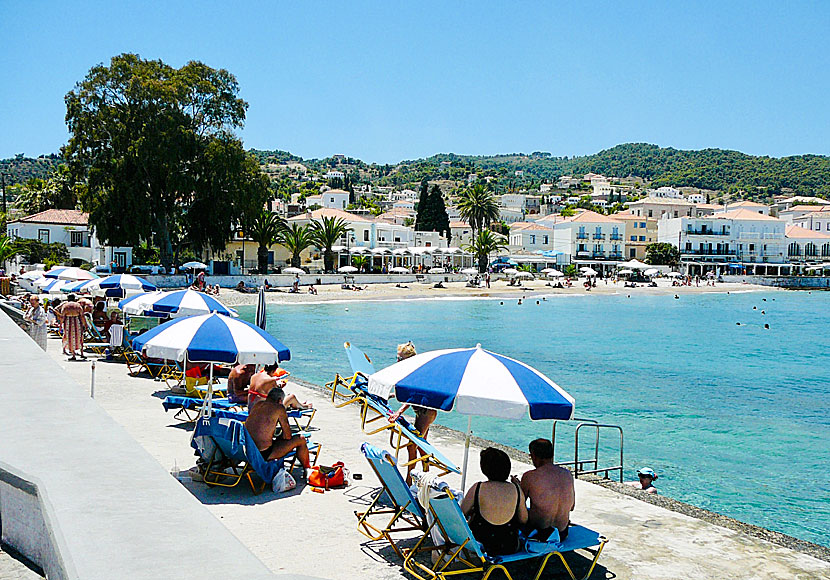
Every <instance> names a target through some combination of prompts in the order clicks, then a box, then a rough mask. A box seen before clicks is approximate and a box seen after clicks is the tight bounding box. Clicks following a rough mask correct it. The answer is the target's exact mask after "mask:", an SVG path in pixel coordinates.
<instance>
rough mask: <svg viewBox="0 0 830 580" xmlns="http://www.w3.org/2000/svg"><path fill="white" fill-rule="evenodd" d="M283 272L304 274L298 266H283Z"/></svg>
mask: <svg viewBox="0 0 830 580" xmlns="http://www.w3.org/2000/svg"><path fill="white" fill-rule="evenodd" d="M282 273H283V274H305V270H301V269H299V268H293V267H291V268H284V269H283V271H282Z"/></svg>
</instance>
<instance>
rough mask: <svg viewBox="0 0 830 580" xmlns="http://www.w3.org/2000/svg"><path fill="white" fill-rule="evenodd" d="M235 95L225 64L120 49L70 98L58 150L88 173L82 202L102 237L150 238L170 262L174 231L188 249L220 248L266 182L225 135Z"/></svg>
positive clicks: (236, 108) (238, 113)
mask: <svg viewBox="0 0 830 580" xmlns="http://www.w3.org/2000/svg"><path fill="white" fill-rule="evenodd" d="M238 91H239V87H238V85H237V82H236V79H235V78H234V76H233V75H232V74H231V73H229V72H228V71H226V70H224V69H219V70H217V69H213V68H210V67H209V66H207V65H205V64H202V63H200V62H196V61H191V62H189V63H187V64H186V65H184V66H183V67H181V68H179V69H176V68H173V67H171V66H169V65H167V64H165V63H163V62H162V61H160V60H144V59H141V58H140V57H139V56H138V55H135V54H122V55H119V56H116V57H113V59H112V60H111V62H110V64H109V66H104V65H103V64H102V65H98V66H95V67H93V68H92V69H90V71H89V73H88V74H87V76H86V78H84V80H83V81H81V82H79V83H78V84H77V85H76V86H75V89H74V90H73V91H71V92H70V93H68V94H67V95H66V99H65V100H66V123H67V126H68V128H69V132H70V134H71V135H70V139H69V142H68V144H67V145H66V146H65V148H64V151H63V153H64V156H65V158H66V159H67V160H68V162H69V164H70V168H71V169H72V171H73V173H74V174H75V175H78V176H83V177H86V182H87V188H86V191H85V192H84V193H83V195H82V196H81V203H82V205H83V207H84V209H86V210H88V211H89V212H90V223H91V224H92V226H93V227H94V228H95V230H96V232H97V234H98V237H99V238H100V239H101V240H102V241H104V242H106V243H109V244H112V245H119V246H134V245H137V244H139V243H140V242H141V241H142V240H149V241H151V242H152V243H153V244H154V245H156V246H158V248H159V251H160V259H161V262H162V264H164V265H165V266H166V267H169V266H170V263H171V260H172V257H173V241H172V240H171V235H170V232H171V230H174V229H175V227H177V226H178V227H181V230H182V231H183V232H185V235H186V236H187V238H188V240H189V241H190V243H191V244H192V245H193V247H194V248H199V249H202V248H211V249H221V248H224V245H225V243H226V242H227V240H228V238H229V236H230V234H231V231H232V226H233V224H235V223H241V222H242V221H243V216H245V215H253V214H255V213H256V211H258V208H260V207H262V205H263V204H264V202H265V201H266V199H267V197H268V180H267V178H266V177H265V176H264V175H262V174H261V173H260V171H259V168H258V164H257V163H256V161H255V160H254V159H253V158H251V157H250V156H249V155H248V154H247V153H246V152H245V151H244V149H243V148H242V143H241V142H240V141H239V140H238V139H236V138H235V137H234V136H233V135H232V134H231V131H232V130H233V129H235V128H238V127H241V126H242V124H243V122H244V120H245V110H246V108H247V103H246V102H245V101H243V100H242V99H240V98H238V96H237V93H238Z"/></svg>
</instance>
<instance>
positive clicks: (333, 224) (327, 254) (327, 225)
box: [311, 216, 351, 272]
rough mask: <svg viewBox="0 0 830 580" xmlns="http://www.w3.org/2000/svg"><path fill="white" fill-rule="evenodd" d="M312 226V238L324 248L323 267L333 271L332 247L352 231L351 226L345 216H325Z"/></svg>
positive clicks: (318, 245) (327, 270)
mask: <svg viewBox="0 0 830 580" xmlns="http://www.w3.org/2000/svg"><path fill="white" fill-rule="evenodd" d="M311 227H312V230H311V239H312V240H313V241H314V243H315V244H316V245H317V247H318V248H320V249H321V250H323V269H324V270H325V271H326V272H331V271H332V270H333V269H334V254H333V253H332V251H331V249H332V247H333V246H335V245H337V242H339V241H340V238H342V237H343V236H345V235H346V234H347V233H348V232H350V231H351V228H350V227H349V224H347V223H346V220H344V219H343V218H339V217H325V216H323V217H322V218H321V219H320V220H319V221H314V222H312V226H311Z"/></svg>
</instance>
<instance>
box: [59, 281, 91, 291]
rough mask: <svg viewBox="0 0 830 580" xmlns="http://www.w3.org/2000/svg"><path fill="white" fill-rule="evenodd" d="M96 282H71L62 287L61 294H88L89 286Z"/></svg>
mask: <svg viewBox="0 0 830 580" xmlns="http://www.w3.org/2000/svg"><path fill="white" fill-rule="evenodd" d="M94 283H95V280H81V281H80V282H70V283H69V284H66V285H65V286H62V287H61V292H66V293H67V294H71V293H72V292H88V291H89V286H90V285H91V284H94Z"/></svg>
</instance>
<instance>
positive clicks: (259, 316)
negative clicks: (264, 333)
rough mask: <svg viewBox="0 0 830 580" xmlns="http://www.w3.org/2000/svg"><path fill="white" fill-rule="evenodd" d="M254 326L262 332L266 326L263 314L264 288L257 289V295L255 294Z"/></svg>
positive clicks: (264, 314) (266, 322)
mask: <svg viewBox="0 0 830 580" xmlns="http://www.w3.org/2000/svg"><path fill="white" fill-rule="evenodd" d="M254 324H256V325H257V326H258V327H259V328H261V329H262V330H265V326H266V325H267V324H268V321H267V318H266V312H265V286H260V287H259V294H257V298H256V316H254Z"/></svg>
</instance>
